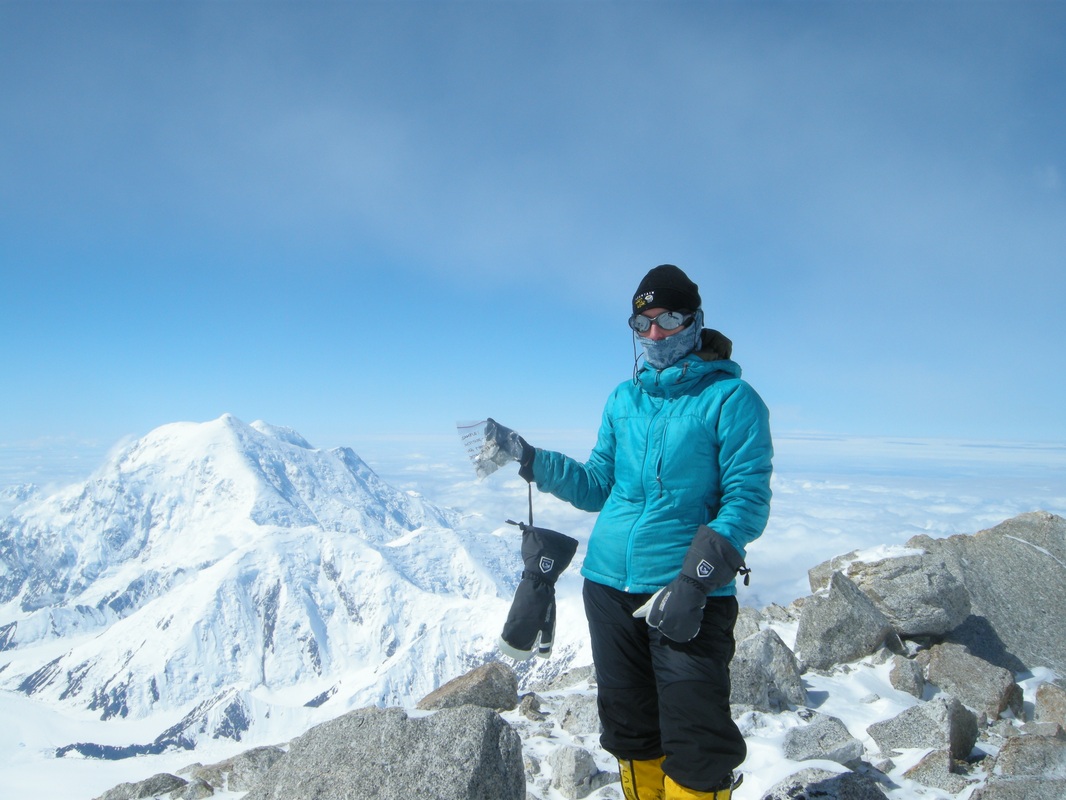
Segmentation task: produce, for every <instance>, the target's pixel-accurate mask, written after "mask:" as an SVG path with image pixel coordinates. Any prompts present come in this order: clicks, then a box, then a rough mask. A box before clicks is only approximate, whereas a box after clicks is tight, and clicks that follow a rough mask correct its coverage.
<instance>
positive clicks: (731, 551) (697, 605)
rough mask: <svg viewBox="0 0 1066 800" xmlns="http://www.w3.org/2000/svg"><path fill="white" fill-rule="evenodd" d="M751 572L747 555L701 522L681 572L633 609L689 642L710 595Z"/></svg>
mask: <svg viewBox="0 0 1066 800" xmlns="http://www.w3.org/2000/svg"><path fill="white" fill-rule="evenodd" d="M738 572H740V573H742V574H744V575H747V573H748V568H747V567H746V566H745V565H744V558H743V557H742V556H741V555H740V553H739V552H737V549H736V548H735V547H733V545H731V544H730V543H729V540H728V539H726V538H725V537H724V536H722V535H721V534H720V533H718V532H717V531H715V530H713V529H711V528H708V527H707V526H706V525H700V527H699V529H698V530H697V531H696V537H695V538H694V539H693V540H692V544H691V545H690V546H689V548H688V552H687V553H685V560H684V562H682V564H681V574H680V575H678V576H677V577H676V578H674V579H673V580H672V581H671V582H670V583H668V584H667V585H666V586H664V587H663V588H662V589H660V590H659V591H657V592H656V593H655V594H653V595H652V596H651V599H650V600H649V601H648V602H647V603H645V604H644V605H642V606H641V607H640V608H638V609H637V610H636V611H634V612H633V616H634V617H646V618H647V620H648V625H650V626H651V627H653V628H658V629H659V630H660V631H661V632H662V634H663V636H666V637H667V638H668V639H673V640H674V641H675V642H689V641H691V640H693V639H695V638H696V634H698V633H699V632H700V623H701V622H703V607H704V606H705V605H707V595H708V594H710V593H711V592H713V591H714V590H715V589H720V588H721V587H723V586H725V585H726V584H727V583H729V582H730V581H731V580H733V577H734V576H735V575H736V574H737V573H738Z"/></svg>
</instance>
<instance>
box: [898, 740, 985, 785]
mask: <svg viewBox="0 0 1066 800" xmlns="http://www.w3.org/2000/svg"><path fill="white" fill-rule="evenodd" d="M961 763H962V762H959V761H956V760H955V759H954V758H952V757H951V753H949V752H948V751H947V750H933V751H932V752H930V753H928V754H927V755H926V756H925V757H924V758H922V760H921V761H919V762H918V763H917V764H915V765H914V766H913V767H911V768H910V769H909V770H907V771H906V772H905V773H903V776H904V777H905V778H907V779H909V780H912V781H914V782H915V783H920V784H922V785H923V786H929V787H931V788H933V789H939V790H940V791H942V792H947V793H948V794H950V795H957V794H959V792H962V791H964V790H965V789H966V787H968V786H970V785H972V784H974V783H977V780H976V779H974V778H969V777H967V776H966V775H964V774H962V767H961V766H960V764H961Z"/></svg>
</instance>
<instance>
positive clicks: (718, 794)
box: [626, 775, 740, 800]
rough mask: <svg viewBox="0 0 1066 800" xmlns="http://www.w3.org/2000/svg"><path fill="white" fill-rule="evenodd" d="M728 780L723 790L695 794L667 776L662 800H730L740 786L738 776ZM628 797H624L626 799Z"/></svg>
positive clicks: (695, 792) (692, 790)
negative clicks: (735, 778)
mask: <svg viewBox="0 0 1066 800" xmlns="http://www.w3.org/2000/svg"><path fill="white" fill-rule="evenodd" d="M730 780H731V784H732V785H730V786H728V787H726V788H725V789H716V790H715V791H713V792H697V791H696V790H695V789H686V788H685V787H684V786H682V785H681V784H680V783H677V782H676V781H675V780H674V779H673V778H671V777H670V776H669V775H667V776H666V777H665V780H664V782H663V787H664V789H665V792H666V793H665V794H664V795H663V800H730V798H731V797H732V796H733V790H734V789H736V788H737V787H738V786H740V776H737V780H732V779H730ZM628 796H629V795H626V797H628ZM641 800H643V798H641Z"/></svg>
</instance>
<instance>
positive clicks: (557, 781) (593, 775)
mask: <svg viewBox="0 0 1066 800" xmlns="http://www.w3.org/2000/svg"><path fill="white" fill-rule="evenodd" d="M548 764H549V766H551V768H552V779H551V785H552V788H553V789H555V791H557V792H559V794H561V795H562V796H563V797H565V798H567V800H580V798H582V797H588V796H589V795H590V794H591V793H592V792H594V791H596V790H597V789H599V788H600V787H601V786H606V785H607V784H608V783H614V782H615V781H617V780H618V773H617V772H603V771H602V770H600V769H599V768H598V767H597V766H596V760H595V759H594V758H593V756H592V753H590V752H589V751H588V750H586V749H584V748H583V747H574V746H572V745H564V746H562V747H558V748H556V749H555V750H553V751H552V753H551V755H549V756H548Z"/></svg>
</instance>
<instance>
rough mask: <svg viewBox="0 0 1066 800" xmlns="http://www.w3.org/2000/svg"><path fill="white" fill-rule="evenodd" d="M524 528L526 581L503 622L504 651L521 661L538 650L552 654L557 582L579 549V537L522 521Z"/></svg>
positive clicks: (522, 582) (515, 594) (521, 524)
mask: <svg viewBox="0 0 1066 800" xmlns="http://www.w3.org/2000/svg"><path fill="white" fill-rule="evenodd" d="M518 526H519V527H520V528H521V529H522V562H523V564H524V565H525V569H524V570H523V571H522V580H521V582H519V584H518V588H517V589H516V590H515V593H514V600H512V601H511V610H510V612H508V614H507V621H506V622H505V623H504V624H503V633H502V634H501V635H500V642H499V645H500V650H502V651H503V653H504V654H505V655H508V656H510V657H511V658H514V659H517V660H518V661H526V660H527V659H529V658H530V657H531V656H532V655H533V653H534V651H535V652H536V654H537V655H538V656H540V657H541V658H547V657H548V656H549V655H551V650H552V641H553V639H554V638H555V581H556V580H557V579H558V577H559V575H561V574H562V572H563V570H565V569H566V568H567V567H568V566H570V561H571V560H572V559H573V557H574V553H575V552H577V539H572V538H570V537H569V536H566V535H565V534H562V533H559V532H558V531H550V530H548V529H547V528H534V527H533V526H532V525H526V524H525V523H522V522H520V523H518Z"/></svg>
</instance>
